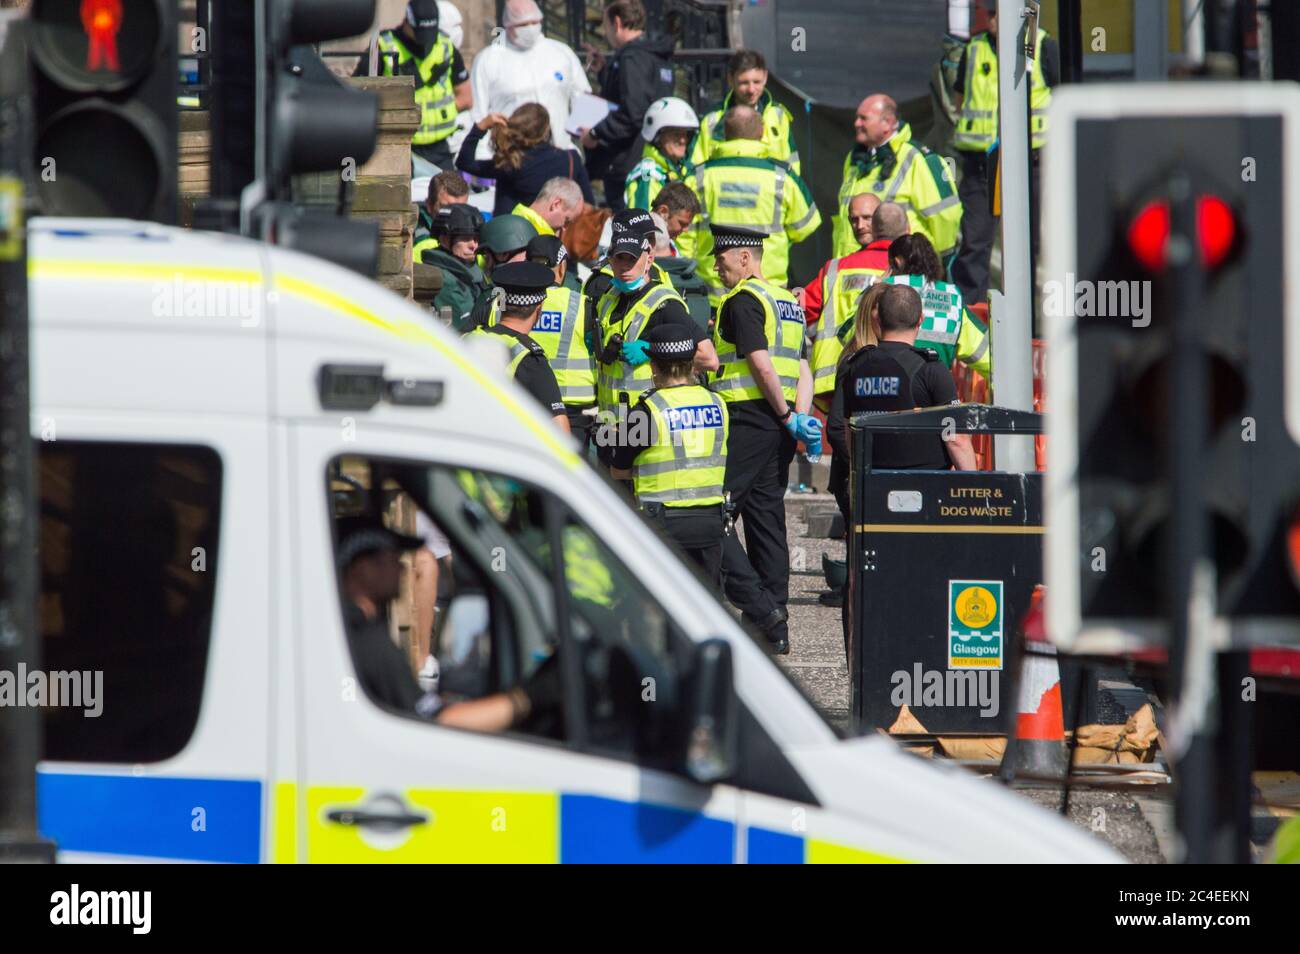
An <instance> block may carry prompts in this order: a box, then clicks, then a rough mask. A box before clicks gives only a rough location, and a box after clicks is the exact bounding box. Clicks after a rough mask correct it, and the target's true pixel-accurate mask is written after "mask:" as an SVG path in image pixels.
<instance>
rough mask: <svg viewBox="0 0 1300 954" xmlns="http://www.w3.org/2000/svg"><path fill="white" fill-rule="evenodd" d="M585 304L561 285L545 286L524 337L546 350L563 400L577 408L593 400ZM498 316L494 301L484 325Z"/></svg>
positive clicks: (490, 323) (594, 386)
mask: <svg viewBox="0 0 1300 954" xmlns="http://www.w3.org/2000/svg"><path fill="white" fill-rule="evenodd" d="M585 305H586V299H584V298H583V296H582V293H581V292H575V291H574V290H573V289H571V288H565V287H564V286H563V285H556V286H554V287H552V288H548V289H547V290H546V301H544V302H542V310H541V312H540V313H539V314H538V316H537V322H536V323H535V324H534V325H533V330H532V331H530V332H528V337H530V338H532V339H533V340H534V341H536V342H537V343H538V344H539V345H541V346H542V350H543V351H545V352H546V360H547V361H548V362H549V363H550V365H551V370H552V371H554V372H555V381H556V383H557V384H559V386H560V396H561V397H562V398H564V403H565V404H574V405H577V406H579V407H581V406H584V405H588V404H595V403H596V369H595V365H593V364H592V360H591V352H590V351H588V350H587V341H586V337H587V309H586V308H585V307H584V306H585ZM500 316H501V310H500V308H499V307H498V306H497V303H496V302H495V301H494V302H493V303H492V309H491V310H490V311H489V312H488V317H487V323H488V325H495V324H496V323H497V320H498V319H499V318H500Z"/></svg>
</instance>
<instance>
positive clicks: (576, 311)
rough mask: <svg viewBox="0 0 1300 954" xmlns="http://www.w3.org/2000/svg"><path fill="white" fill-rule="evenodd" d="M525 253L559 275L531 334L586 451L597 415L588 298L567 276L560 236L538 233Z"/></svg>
mask: <svg viewBox="0 0 1300 954" xmlns="http://www.w3.org/2000/svg"><path fill="white" fill-rule="evenodd" d="M525 257H526V259H527V260H528V261H529V262H534V263H536V264H538V265H545V266H546V267H547V268H549V269H550V270H551V274H552V275H553V276H554V278H555V282H554V284H552V285H551V287H550V288H548V289H546V300H545V301H544V302H543V303H542V312H541V314H540V315H539V316H538V318H537V323H536V324H535V325H534V326H533V330H532V332H531V336H532V338H533V340H534V341H536V342H537V343H538V344H540V345H541V346H542V350H543V351H545V352H546V359H547V361H549V362H550V365H551V370H552V371H554V372H555V380H556V382H557V383H558V384H559V386H560V397H561V398H562V399H563V400H564V412H565V414H566V416H567V417H568V418H569V430H570V431H571V432H572V433H573V436H574V438H575V439H576V440H577V442H578V447H579V450H580V451H582V452H585V451H586V449H587V437H588V434H589V432H590V429H591V424H592V422H593V421H594V419H595V415H596V411H595V408H596V365H595V361H594V359H593V358H592V356H591V351H590V350H589V349H588V347H587V302H586V299H585V298H583V295H582V292H581V290H575V289H574V288H573V287H572V286H570V285H569V284H568V283H567V282H566V281H565V279H566V277H567V274H568V265H569V253H568V250H567V249H566V248H565V247H564V243H563V242H561V241H560V239H559V237H558V236H555V235H539V236H537V237H536V238H534V239H533V240H532V241H531V242H529V243H528V248H527V251H526V252H525Z"/></svg>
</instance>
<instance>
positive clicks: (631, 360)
mask: <svg viewBox="0 0 1300 954" xmlns="http://www.w3.org/2000/svg"><path fill="white" fill-rule="evenodd" d="M622 355H623V363H624V364H626V365H628V366H629V367H633V368H638V367H640V366H641V365H643V364H645V363H646V362H647V361H649V360H650V342H648V341H624V342H623V348H622Z"/></svg>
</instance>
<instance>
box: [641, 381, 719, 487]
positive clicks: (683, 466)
mask: <svg viewBox="0 0 1300 954" xmlns="http://www.w3.org/2000/svg"><path fill="white" fill-rule="evenodd" d="M644 399H645V405H646V408H647V409H648V410H649V412H650V417H651V420H652V423H651V425H650V427H651V431H650V433H651V437H652V439H653V440H654V443H653V444H652V445H651V446H649V447H647V448H646V449H645V450H643V451H641V453H640V454H638V455H637V458H636V461H635V463H633V465H632V490H633V493H635V494H636V499H637V503H640V504H648V503H661V504H663V505H664V506H666V507H703V506H708V505H710V504H720V503H722V502H723V495H722V480H723V477H725V476H726V473H727V432H728V429H729V421H728V415H727V402H726V401H725V400H723V398H722V397H721V396H720V395H718V394H714V393H713V392H712V391H710V390H709V389H708V388H702V387H700V386H699V385H698V384H685V385H681V386H679V387H669V388H658V389H655V390H651V391H647V392H646V394H645V395H644Z"/></svg>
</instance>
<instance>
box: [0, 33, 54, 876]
mask: <svg viewBox="0 0 1300 954" xmlns="http://www.w3.org/2000/svg"><path fill="white" fill-rule="evenodd" d="M22 27H23V25H22V24H17V23H13V22H11V23H10V24H8V26H7V29H4V30H3V31H0V32H2V33H3V35H4V41H3V42H4V47H3V49H0V292H2V294H0V489H2V490H3V500H2V501H0V672H6V673H11V674H15V673H17V672H19V667H20V666H26V667H27V669H28V670H29V671H31V670H35V669H37V668H39V645H38V643H37V639H36V625H35V624H36V585H37V584H36V556H35V552H36V546H35V523H36V520H35V512H34V511H35V507H34V499H33V498H34V492H35V489H34V481H33V478H32V439H31V398H30V393H29V369H28V327H27V251H26V227H25V218H26V214H25V213H26V210H25V205H26V189H25V188H24V172H25V171H26V170H27V168H28V159H27V157H28V155H29V153H30V148H29V144H30V141H31V140H30V135H31V125H30V123H31V101H30V95H29V87H28V83H27V54H26V48H25V47H26V44H25V42H24V36H23V33H22ZM26 688H27V687H26V686H24V685H20V686H19V687H18V691H19V692H25V691H26ZM40 720H41V710H40V709H39V708H36V707H33V706H14V707H12V708H9V707H6V708H5V709H4V710H2V711H0V861H4V862H47V861H48V862H52V861H53V860H54V846H53V845H52V844H51V843H50V842H47V841H43V840H41V839H40V838H39V837H38V836H37V834H36V762H37V760H38V759H39V758H40V751H41V721H40Z"/></svg>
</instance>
